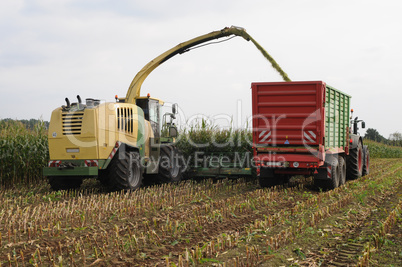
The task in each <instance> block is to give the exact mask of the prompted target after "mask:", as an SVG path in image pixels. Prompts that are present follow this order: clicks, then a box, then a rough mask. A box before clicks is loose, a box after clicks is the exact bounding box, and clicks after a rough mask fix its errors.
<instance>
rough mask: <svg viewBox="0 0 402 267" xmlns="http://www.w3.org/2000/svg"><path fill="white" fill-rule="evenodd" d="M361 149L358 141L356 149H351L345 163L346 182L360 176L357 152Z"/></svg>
mask: <svg viewBox="0 0 402 267" xmlns="http://www.w3.org/2000/svg"><path fill="white" fill-rule="evenodd" d="M361 149H363V148H362V143H361V142H360V141H359V143H358V145H357V147H356V148H354V149H351V150H350V153H349V156H348V157H347V161H346V178H347V179H348V180H356V179H358V178H360V177H361V176H362V173H361V172H360V170H359V151H360V150H361Z"/></svg>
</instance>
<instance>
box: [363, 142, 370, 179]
mask: <svg viewBox="0 0 402 267" xmlns="http://www.w3.org/2000/svg"><path fill="white" fill-rule="evenodd" d="M363 155H364V161H363V173H362V175H363V176H364V175H367V174H370V151H369V149H368V146H363Z"/></svg>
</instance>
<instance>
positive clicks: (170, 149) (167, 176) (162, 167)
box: [157, 145, 185, 183]
mask: <svg viewBox="0 0 402 267" xmlns="http://www.w3.org/2000/svg"><path fill="white" fill-rule="evenodd" d="M172 157H173V160H177V159H180V158H181V152H180V150H178V149H177V148H176V147H175V146H171V145H162V146H161V150H160V163H159V173H158V175H157V180H158V182H162V183H177V182H180V181H181V180H182V178H183V172H184V171H185V168H184V166H183V165H182V162H180V160H179V161H177V162H175V163H174V164H178V166H177V168H179V170H178V172H177V174H176V175H173V174H172V172H171V170H170V169H168V168H166V164H164V162H165V161H166V160H172Z"/></svg>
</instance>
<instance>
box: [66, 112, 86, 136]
mask: <svg viewBox="0 0 402 267" xmlns="http://www.w3.org/2000/svg"><path fill="white" fill-rule="evenodd" d="M83 117H84V113H83V112H75V113H62V120H63V135H69V134H81V125H82V119H83Z"/></svg>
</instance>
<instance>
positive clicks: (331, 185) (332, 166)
mask: <svg viewBox="0 0 402 267" xmlns="http://www.w3.org/2000/svg"><path fill="white" fill-rule="evenodd" d="M324 171H325V174H326V175H325V176H326V177H325V178H324V179H322V178H323V177H314V185H315V186H316V187H317V188H321V189H322V190H332V189H335V188H337V187H338V186H339V182H340V169H339V160H338V158H337V157H331V158H330V159H329V163H327V168H326V169H325V170H324ZM320 178H321V179H320Z"/></svg>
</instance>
